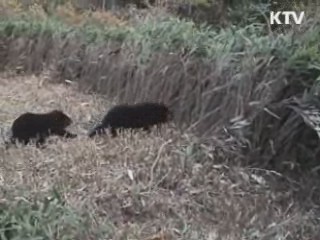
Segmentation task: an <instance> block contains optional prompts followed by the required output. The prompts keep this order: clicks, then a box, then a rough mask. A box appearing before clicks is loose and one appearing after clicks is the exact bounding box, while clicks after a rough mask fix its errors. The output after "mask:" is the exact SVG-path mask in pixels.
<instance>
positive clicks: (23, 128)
mask: <svg viewBox="0 0 320 240" xmlns="http://www.w3.org/2000/svg"><path fill="white" fill-rule="evenodd" d="M71 123H72V120H71V118H70V117H68V116H67V115H66V114H64V113H63V112H62V111H59V110H53V111H51V112H48V113H42V114H37V113H30V112H27V113H24V114H22V115H21V116H19V117H18V118H17V119H16V120H14V122H13V124H12V127H11V131H12V136H11V138H10V142H11V143H16V142H20V143H22V144H25V145H26V144H28V143H30V142H31V141H32V140H34V141H35V142H36V145H37V146H39V145H42V144H44V142H45V140H46V138H48V137H49V136H50V135H57V136H61V137H65V138H75V137H77V135H76V134H73V133H70V132H68V131H66V130H65V128H66V127H68V126H69V125H70V124H71Z"/></svg>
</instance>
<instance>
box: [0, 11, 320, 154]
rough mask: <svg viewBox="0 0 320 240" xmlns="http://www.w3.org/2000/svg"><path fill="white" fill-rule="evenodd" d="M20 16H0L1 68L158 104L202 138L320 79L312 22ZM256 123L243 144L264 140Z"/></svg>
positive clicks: (122, 98) (315, 29)
mask: <svg viewBox="0 0 320 240" xmlns="http://www.w3.org/2000/svg"><path fill="white" fill-rule="evenodd" d="M27 19H28V20H26V18H25V17H23V18H21V19H8V20H2V21H1V22H0V35H1V39H2V42H3V45H4V46H6V47H4V48H3V50H2V53H1V54H2V55H3V56H6V57H4V58H2V64H3V66H7V67H9V68H16V67H18V68H19V71H21V69H22V70H23V71H25V72H27V73H34V72H35V73H40V72H41V71H43V70H44V69H45V68H48V67H50V68H51V70H52V72H53V73H54V74H53V77H52V78H53V79H54V80H55V81H59V80H60V81H64V80H66V79H68V80H71V81H73V82H77V83H78V84H79V86H80V88H81V89H82V90H85V91H96V92H98V93H101V94H105V95H106V96H108V97H110V98H114V99H115V100H116V101H118V102H137V101H145V100H149V101H164V102H166V103H167V104H169V106H170V107H171V108H172V109H173V110H174V112H175V122H176V123H177V124H178V126H181V127H183V128H188V129H191V130H194V131H195V132H196V133H198V134H199V135H200V136H202V137H205V138H206V137H209V138H211V136H212V135H213V134H221V133H222V132H223V127H224V126H228V125H229V121H230V120H232V119H234V118H247V119H253V118H254V117H255V116H257V115H259V113H262V112H264V109H265V107H266V106H268V104H269V103H272V102H274V101H279V99H278V100H275V99H277V98H279V96H280V95H281V93H282V91H283V89H285V88H287V87H288V85H289V86H291V85H293V86H295V85H298V87H297V89H296V91H295V92H292V93H291V94H292V95H297V94H298V95H299V94H301V93H302V92H304V91H305V90H307V91H308V90H309V89H311V88H312V86H313V85H314V83H315V82H316V79H317V78H318V77H319V76H320V71H319V65H320V57H319V55H318V54H317V51H316V50H317V49H318V47H319V44H318V42H317V39H318V38H319V35H320V28H319V23H318V22H317V20H314V21H313V22H309V23H306V24H307V25H304V26H301V27H300V28H299V29H295V31H290V32H288V33H286V34H280V35H278V34H266V33H265V31H264V26H263V25H259V24H251V25H248V26H246V27H237V26H232V27H229V28H224V29H213V28H211V27H209V26H207V25H204V24H203V25H200V26H196V25H195V24H194V23H192V22H189V21H185V20H179V19H176V18H172V17H169V18H164V19H162V20H161V21H157V22H156V21H152V20H151V19H150V20H149V21H145V22H141V23H140V24H138V25H133V26H121V27H114V26H109V25H106V26H105V25H96V24H90V23H89V22H88V23H86V24H84V25H82V26H80V27H78V26H70V25H68V24H65V23H64V22H63V21H61V19H60V20H59V19H56V18H47V19H45V20H42V21H39V20H38V19H34V18H30V17H29V18H27ZM298 95H297V96H298ZM285 97H290V96H285ZM280 99H282V98H281V97H280ZM262 119H266V118H262ZM265 124H267V123H259V124H257V125H255V127H256V128H257V129H254V130H253V131H252V132H253V137H252V139H255V140H251V141H253V143H252V146H256V147H257V148H261V147H262V148H264V147H263V146H264V144H267V143H265V141H264V140H257V139H260V137H261V139H264V134H263V133H262V127H263V126H264V125H265ZM257 136H259V137H257Z"/></svg>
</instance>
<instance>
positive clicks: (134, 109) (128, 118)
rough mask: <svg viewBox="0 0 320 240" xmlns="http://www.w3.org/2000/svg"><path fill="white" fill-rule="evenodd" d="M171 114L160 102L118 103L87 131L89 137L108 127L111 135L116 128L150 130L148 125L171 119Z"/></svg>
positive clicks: (115, 134)
mask: <svg viewBox="0 0 320 240" xmlns="http://www.w3.org/2000/svg"><path fill="white" fill-rule="evenodd" d="M172 118H173V114H172V112H171V111H170V110H169V109H168V107H167V106H165V105H164V104H161V103H138V104H134V105H128V104H124V105H118V106H115V107H113V108H111V109H110V110H109V111H108V113H107V114H106V115H105V116H104V118H103V120H102V122H101V124H99V125H97V126H96V127H95V128H94V129H93V130H92V131H90V132H89V137H90V138H91V137H94V136H95V135H97V134H102V133H105V129H106V128H109V127H110V132H111V135H112V137H116V136H117V131H116V129H123V128H131V129H137V128H143V130H145V131H147V132H150V127H151V126H153V125H158V124H161V123H166V122H168V121H170V120H172Z"/></svg>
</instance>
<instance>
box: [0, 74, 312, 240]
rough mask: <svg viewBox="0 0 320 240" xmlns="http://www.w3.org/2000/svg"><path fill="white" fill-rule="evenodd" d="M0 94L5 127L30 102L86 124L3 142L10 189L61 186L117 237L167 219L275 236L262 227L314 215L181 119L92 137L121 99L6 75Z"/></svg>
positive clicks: (279, 231)
mask: <svg viewBox="0 0 320 240" xmlns="http://www.w3.org/2000/svg"><path fill="white" fill-rule="evenodd" d="M0 104H1V106H0V121H1V123H2V129H5V131H6V130H8V128H9V127H10V125H11V123H12V121H13V120H14V119H15V118H16V117H18V116H19V115H20V114H22V113H23V112H26V111H32V112H45V111H50V110H52V109H55V108H58V109H61V110H63V111H64V112H65V113H67V114H68V115H69V116H71V118H72V119H73V121H74V123H73V125H72V126H71V127H70V128H69V129H70V130H71V131H72V132H75V133H77V134H79V137H78V138H77V139H72V140H61V139H58V138H52V139H51V140H50V144H49V145H48V147H47V148H45V149H37V148H35V147H32V146H27V147H21V148H17V149H15V148H13V149H10V150H9V151H5V150H4V148H1V149H0V158H1V160H0V166H1V167H0V184H1V187H2V189H6V190H9V191H12V192H17V195H19V194H18V191H27V192H28V194H29V195H30V196H32V195H33V194H42V193H43V194H45V193H46V192H47V191H49V190H50V189H51V188H52V187H57V188H58V189H59V190H60V191H62V192H63V196H64V198H65V199H66V201H67V203H68V204H69V205H70V206H72V207H73V208H75V209H77V210H79V212H81V211H84V210H87V211H89V212H90V214H91V215H92V219H94V222H97V224H92V226H91V227H92V228H94V227H95V225H98V223H99V224H102V223H103V224H108V227H107V228H109V229H110V235H112V239H124V238H123V237H124V236H126V237H125V239H145V237H148V236H151V235H152V234H156V233H157V232H159V229H162V230H163V231H164V232H165V233H166V234H168V236H169V235H170V236H171V237H172V239H208V240H209V239H212V240H213V239H219V238H218V236H223V237H224V238H223V239H258V238H255V237H254V236H260V237H261V238H259V239H268V238H262V237H268V236H270V237H271V236H273V237H275V236H286V235H288V236H289V235H291V236H293V235H294V234H295V233H296V232H298V231H299V230H297V226H299V227H301V226H302V224H301V222H302V221H304V224H305V225H308V223H309V222H308V221H309V219H311V218H312V212H304V211H303V210H302V209H300V208H299V205H298V204H296V203H295V202H293V201H291V197H290V194H289V195H288V193H286V192H285V191H282V190H281V191H279V192H277V191H276V190H272V189H271V188H272V187H271V186H270V185H269V182H268V181H267V180H266V179H264V177H263V176H265V175H262V174H261V175H259V174H257V173H256V172H257V171H255V173H253V170H252V171H251V170H248V169H242V168H237V167H234V168H233V167H230V166H226V165H223V164H221V163H220V164H217V163H216V162H215V157H214V155H213V152H214V149H208V148H206V147H204V146H202V145H197V138H196V137H194V136H192V135H190V134H182V133H181V132H180V131H178V130H177V129H176V128H175V127H174V125H170V126H168V127H165V128H163V129H162V131H161V133H157V132H156V131H154V132H153V133H151V134H149V135H148V134H147V133H145V132H138V133H135V134H130V133H124V134H123V135H121V136H119V137H118V138H114V139H113V138H110V136H105V137H101V138H98V139H89V138H88V137H87V136H86V134H87V132H88V130H89V129H90V128H91V127H93V126H94V124H95V122H96V121H97V120H98V119H99V118H101V116H102V115H103V114H104V113H105V112H106V111H107V109H109V108H110V107H111V106H112V103H111V102H108V101H106V100H105V99H102V98H99V97H97V96H94V95H86V94H84V93H80V92H79V91H77V89H76V86H74V85H72V84H50V83H48V81H47V78H46V76H41V77H35V76H25V77H17V76H15V77H9V76H5V75H4V76H1V78H0ZM258 172H259V171H258ZM261 172H264V171H262V170H261ZM270 175H272V173H270V174H269V177H270ZM273 177H274V178H275V176H273ZM270 189H271V190H270ZM0 199H2V200H3V201H4V200H5V197H4V194H1V195H0ZM290 201H291V203H290V204H287V203H289V202H290ZM281 202H285V203H286V204H284V205H283V204H281ZM92 221H93V220H92ZM278 225H279V226H278ZM309 227H310V229H311V228H312V225H311V220H310V226H309ZM310 234H311V235H312V230H310ZM296 236H297V235H296ZM83 239H88V238H83ZM148 239H152V238H148ZM153 239H155V240H156V239H159V240H161V239H162V240H164V239H169V237H163V236H162V237H158V238H153ZM278 239H286V238H278ZM292 239H296V238H292ZM300 239H304V238H300Z"/></svg>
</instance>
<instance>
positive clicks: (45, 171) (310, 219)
mask: <svg viewBox="0 0 320 240" xmlns="http://www.w3.org/2000/svg"><path fill="white" fill-rule="evenodd" d="M49 2H50V3H51V1H48V2H46V3H49ZM230 2H232V1H230ZM216 3H221V2H220V1H216ZM218 5H219V4H218ZM219 7H221V9H223V8H225V7H227V6H226V5H222V4H220V5H219ZM48 10H50V11H48ZM126 11H127V10H126ZM128 11H129V12H127V13H124V14H123V15H121V16H120V17H119V15H117V16H116V15H114V14H112V13H110V12H104V11H100V10H98V11H95V12H91V11H83V10H81V11H80V10H79V9H77V8H76V7H75V6H73V5H71V4H66V5H57V6H55V7H53V8H52V9H48V8H46V7H43V6H42V5H41V4H33V5H30V7H29V8H26V7H25V6H21V4H19V1H14V0H12V1H1V2H0V70H1V72H2V73H1V74H2V75H1V77H0V104H1V105H0V121H1V129H2V133H3V137H5V133H6V132H7V130H8V129H9V127H10V125H11V123H12V121H13V120H14V119H15V118H16V117H17V116H18V115H20V114H21V113H23V112H26V111H32V112H45V111H50V110H52V109H54V108H58V109H61V110H63V111H64V112H66V113H67V114H68V115H70V116H71V117H72V119H73V121H74V124H73V125H72V126H71V127H70V128H71V129H70V130H72V132H76V133H78V134H79V137H78V138H77V139H73V140H64V141H63V140H61V139H59V138H54V137H53V138H52V139H51V140H50V144H49V145H48V146H47V147H46V148H45V149H37V148H35V147H33V146H27V147H19V148H11V149H9V150H7V151H6V150H5V149H4V146H3V145H1V146H0V160H1V162H0V206H1V208H0V239H1V240H2V239H3V238H4V237H3V236H2V235H1V234H2V233H4V231H5V233H6V234H8V228H10V227H13V228H14V230H13V231H11V234H13V235H15V236H17V238H16V239H23V240H25V239H38V238H40V239H68V240H69V239H119V240H120V239H146V240H168V239H190V240H192V239H194V240H197V239H206V240H218V239H230V240H239V239H241V240H257V239H259V240H269V239H276V240H291V239H294V240H307V239H308V240H315V239H320V228H319V224H320V222H319V219H320V218H319V214H320V212H319V206H320V194H319V190H320V179H319V167H318V165H319V163H318V159H319V155H320V154H319V153H320V151H319V147H318V145H319V138H318V137H317V134H316V132H315V131H314V129H312V128H310V127H308V126H307V125H306V124H305V123H304V121H303V119H302V117H301V116H300V115H299V114H296V113H295V112H294V111H292V110H290V109H289V108H288V105H287V103H288V101H290V100H291V99H292V97H295V98H297V99H299V100H300V101H302V102H304V101H305V99H306V97H305V96H313V95H317V94H318V93H319V91H320V90H319V84H318V81H317V79H319V76H320V67H319V66H320V65H319V64H320V57H319V56H320V55H319V53H318V49H319V36H320V28H319V19H316V18H311V19H308V21H306V22H305V24H304V25H302V26H299V27H296V28H293V29H291V30H290V29H289V30H288V31H287V32H285V33H284V34H282V35H278V34H276V33H271V32H268V31H269V30H270V29H268V28H266V27H265V26H261V25H259V24H256V22H255V21H256V20H251V21H252V22H251V23H248V21H247V19H244V21H241V24H239V26H229V27H226V28H223V29H214V28H210V27H208V26H205V25H201V26H199V25H196V24H194V23H193V22H190V21H185V20H181V19H177V18H174V17H173V16H172V14H171V13H168V12H164V9H157V8H154V9H151V10H144V11H137V10H136V9H135V10H132V9H129V10H128ZM130 11H131V12H130ZM242 11H243V9H241V11H240V14H241V18H245V17H243V16H245V15H244V14H247V15H250V14H251V12H250V11H249V10H248V12H245V11H244V12H242ZM232 13H233V14H237V12H236V11H233V12H232ZM126 14H127V15H126ZM238 14H239V12H238ZM224 15H225V14H224ZM128 16H129V17H128ZM310 16H311V15H310ZM224 17H226V16H224ZM260 17H261V16H260ZM124 18H125V19H126V20H124ZM235 19H236V18H235ZM235 19H233V20H235ZM243 24H244V25H245V26H243ZM97 94H101V95H97ZM140 101H163V102H165V103H167V104H168V105H169V106H170V108H171V109H173V111H174V115H175V119H174V123H172V124H170V125H168V126H166V127H165V128H163V129H162V131H161V133H157V132H156V131H154V132H153V133H151V134H150V135H148V134H146V133H144V132H137V133H135V134H130V133H129V132H127V133H124V134H123V135H121V136H119V137H118V138H115V139H111V138H110V136H105V137H102V138H98V139H96V140H92V139H88V138H87V137H86V134H87V131H88V130H89V129H90V128H91V127H93V126H94V125H95V123H96V122H97V121H98V120H99V119H101V118H102V116H103V114H104V113H105V112H106V111H107V110H108V109H109V108H110V107H111V106H113V105H114V104H118V103H126V102H130V103H131V102H140ZM316 105H317V104H316ZM319 106H320V104H319ZM1 144H2V143H1ZM271 162H272V163H271ZM5 229H6V230H5ZM37 237H38V238H37ZM9 239H11V238H9Z"/></svg>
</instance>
